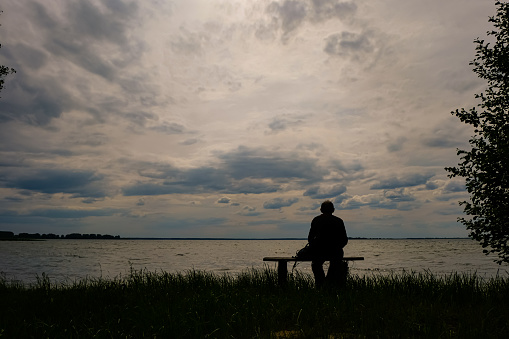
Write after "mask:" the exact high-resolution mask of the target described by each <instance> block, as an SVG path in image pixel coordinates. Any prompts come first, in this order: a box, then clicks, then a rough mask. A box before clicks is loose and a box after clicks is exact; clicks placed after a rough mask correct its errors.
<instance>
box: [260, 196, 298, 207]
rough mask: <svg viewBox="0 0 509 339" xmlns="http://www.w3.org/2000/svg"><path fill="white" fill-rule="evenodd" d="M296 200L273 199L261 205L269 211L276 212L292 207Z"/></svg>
mask: <svg viewBox="0 0 509 339" xmlns="http://www.w3.org/2000/svg"><path fill="white" fill-rule="evenodd" d="M298 201H299V199H298V198H290V199H283V198H274V199H271V200H269V201H265V202H264V203H263V208H265V209H269V210H277V209H280V208H283V207H288V206H292V205H293V204H295V203H296V202H298Z"/></svg>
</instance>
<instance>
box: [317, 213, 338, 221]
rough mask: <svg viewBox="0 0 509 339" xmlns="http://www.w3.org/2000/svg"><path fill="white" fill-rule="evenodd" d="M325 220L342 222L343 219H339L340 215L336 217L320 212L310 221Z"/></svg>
mask: <svg viewBox="0 0 509 339" xmlns="http://www.w3.org/2000/svg"><path fill="white" fill-rule="evenodd" d="M325 220H329V221H330V220H334V221H336V222H343V219H341V218H340V217H337V216H335V215H334V214H328V215H326V214H320V215H317V216H316V217H314V218H313V221H312V222H320V221H325Z"/></svg>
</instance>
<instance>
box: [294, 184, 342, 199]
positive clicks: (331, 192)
mask: <svg viewBox="0 0 509 339" xmlns="http://www.w3.org/2000/svg"><path fill="white" fill-rule="evenodd" d="M345 192H346V186H345V185H342V184H337V185H333V186H313V187H310V188H308V189H307V190H306V191H305V192H304V194H303V195H304V196H308V197H311V198H312V199H331V198H334V197H337V196H340V195H341V194H343V193H345Z"/></svg>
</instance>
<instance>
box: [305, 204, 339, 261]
mask: <svg viewBox="0 0 509 339" xmlns="http://www.w3.org/2000/svg"><path fill="white" fill-rule="evenodd" d="M308 242H309V244H310V245H311V246H312V247H313V248H314V249H315V250H316V251H318V252H320V253H322V254H324V255H334V254H337V253H339V252H340V250H341V249H342V248H343V247H345V245H346V244H347V243H348V237H347V235H346V230H345V224H344V223H343V220H342V219H341V218H338V217H336V216H335V215H332V214H329V213H324V214H321V215H319V216H317V217H315V218H314V219H313V221H312V222H311V229H310V230H309V235H308Z"/></svg>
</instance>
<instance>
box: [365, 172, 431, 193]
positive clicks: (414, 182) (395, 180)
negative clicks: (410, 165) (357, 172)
mask: <svg viewBox="0 0 509 339" xmlns="http://www.w3.org/2000/svg"><path fill="white" fill-rule="evenodd" d="M433 176H434V174H407V175H404V176H401V177H392V178H388V179H384V180H380V181H379V182H378V183H376V184H373V185H371V187H370V188H371V189H395V188H401V187H412V186H418V185H424V184H426V182H427V181H428V180H429V179H430V178H431V177H433Z"/></svg>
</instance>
